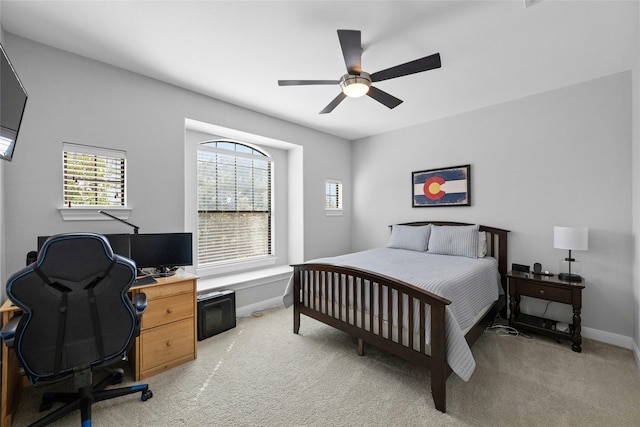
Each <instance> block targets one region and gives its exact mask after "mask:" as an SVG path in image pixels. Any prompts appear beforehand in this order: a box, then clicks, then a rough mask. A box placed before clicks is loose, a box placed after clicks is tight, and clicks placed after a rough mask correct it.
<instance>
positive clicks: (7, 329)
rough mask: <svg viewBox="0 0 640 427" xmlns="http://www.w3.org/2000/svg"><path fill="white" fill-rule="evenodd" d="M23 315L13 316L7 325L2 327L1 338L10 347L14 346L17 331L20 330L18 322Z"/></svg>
mask: <svg viewBox="0 0 640 427" xmlns="http://www.w3.org/2000/svg"><path fill="white" fill-rule="evenodd" d="M21 318H22V316H13V317H12V318H11V320H9V321H8V322H7V324H6V325H4V326H3V327H2V330H1V331H0V338H2V341H4V343H5V344H6V345H7V347H9V348H13V341H14V339H15V337H16V331H17V330H18V323H20V319H21Z"/></svg>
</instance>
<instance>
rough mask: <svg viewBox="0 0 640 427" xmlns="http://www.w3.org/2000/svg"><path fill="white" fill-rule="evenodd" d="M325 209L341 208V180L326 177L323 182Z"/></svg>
mask: <svg viewBox="0 0 640 427" xmlns="http://www.w3.org/2000/svg"><path fill="white" fill-rule="evenodd" d="M324 208H325V209H342V181H340V180H337V179H327V180H326V183H325V204H324Z"/></svg>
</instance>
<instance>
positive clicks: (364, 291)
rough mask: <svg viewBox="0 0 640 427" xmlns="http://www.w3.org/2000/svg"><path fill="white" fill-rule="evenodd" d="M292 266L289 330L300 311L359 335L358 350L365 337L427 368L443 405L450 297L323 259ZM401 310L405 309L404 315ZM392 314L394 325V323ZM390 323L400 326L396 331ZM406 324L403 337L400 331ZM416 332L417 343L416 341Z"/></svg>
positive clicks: (438, 402)
mask: <svg viewBox="0 0 640 427" xmlns="http://www.w3.org/2000/svg"><path fill="white" fill-rule="evenodd" d="M293 268H294V272H293V283H294V302H293V307H294V309H293V325H294V326H293V331H294V332H295V333H296V334H297V333H298V331H299V329H300V314H305V315H307V316H309V317H312V318H314V319H317V320H319V321H321V322H323V323H326V324H327V325H330V326H333V327H334V328H336V329H339V330H341V331H344V332H346V333H348V334H349V335H352V336H353V337H356V338H358V353H359V354H361V355H362V353H363V342H367V343H369V344H372V345H375V346H376V347H378V348H381V349H383V350H385V351H388V352H389V353H392V354H395V355H396V356H399V357H402V358H404V359H406V360H408V361H410V362H412V363H416V364H419V365H422V366H425V367H427V368H429V369H431V393H432V395H433V401H434V404H435V407H436V409H438V410H439V411H442V412H445V411H446V379H447V361H446V351H445V349H446V342H445V336H446V334H445V307H446V306H447V305H448V304H450V303H451V302H450V301H449V300H447V299H445V298H442V297H439V296H437V295H435V294H432V293H429V292H426V291H424V290H422V289H420V288H417V287H415V286H413V285H410V284H408V283H405V282H402V281H399V280H396V279H393V278H390V277H387V276H384V275H380V274H375V273H372V272H369V271H365V270H360V269H356V268H350V267H339V266H333V265H327V264H300V265H294V266H293ZM416 307H417V308H416ZM394 308H395V310H396V312H395V314H394ZM427 308H430V310H427ZM403 310H407V311H408V313H406V314H407V316H406V317H405V315H404V314H405V313H403ZM415 310H417V312H416V311H415ZM427 312H429V313H430V320H431V332H430V333H431V336H430V338H431V339H430V349H431V351H430V355H429V354H427V351H426V350H427V348H426V346H427V343H426V337H427V331H426V324H427V322H425V320H426V315H427V314H426V313H427ZM416 314H417V315H416ZM392 319H395V321H396V323H397V325H395V326H394V324H393V323H394V322H393V320H392ZM405 323H406V324H405ZM394 328H395V329H396V330H397V331H400V332H398V333H396V336H395V337H394ZM405 329H406V330H407V336H406V338H405V337H404V336H403V335H404V334H403V333H402V331H403V330H405ZM415 335H417V336H418V340H419V342H418V343H416V342H414V336H415ZM416 347H417V348H418V349H416Z"/></svg>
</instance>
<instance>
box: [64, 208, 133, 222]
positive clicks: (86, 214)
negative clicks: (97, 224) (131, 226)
mask: <svg viewBox="0 0 640 427" xmlns="http://www.w3.org/2000/svg"><path fill="white" fill-rule="evenodd" d="M132 210H133V209H131V208H128V207H114V206H90V207H88V206H72V207H67V206H62V207H59V208H58V212H60V215H62V219H63V220H64V221H102V220H108V221H115V220H114V219H113V218H109V217H108V216H106V215H103V214H101V213H100V211H104V212H107V213H109V214H111V215H113V216H116V217H118V218H120V219H124V220H127V219H129V215H130V214H131V211H132Z"/></svg>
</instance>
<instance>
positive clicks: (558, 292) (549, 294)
mask: <svg viewBox="0 0 640 427" xmlns="http://www.w3.org/2000/svg"><path fill="white" fill-rule="evenodd" d="M517 287H518V293H519V294H520V295H526V296H529V297H534V298H542V299H545V300H550V301H556V302H561V303H565V304H571V302H572V298H571V290H570V289H560V288H556V287H553V286H545V285H541V284H539V283H535V282H527V281H524V280H519V281H518V285H517Z"/></svg>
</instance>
